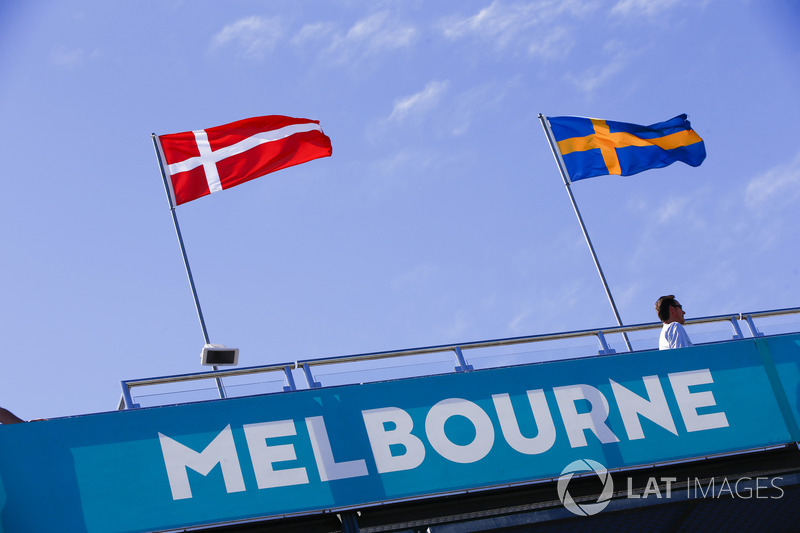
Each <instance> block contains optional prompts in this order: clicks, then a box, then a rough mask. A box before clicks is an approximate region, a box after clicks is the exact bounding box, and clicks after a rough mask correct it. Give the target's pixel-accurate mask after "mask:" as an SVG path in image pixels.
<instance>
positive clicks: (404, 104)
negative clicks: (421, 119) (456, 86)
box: [389, 81, 448, 121]
mask: <svg viewBox="0 0 800 533" xmlns="http://www.w3.org/2000/svg"><path fill="white" fill-rule="evenodd" d="M447 85H448V83H447V82H446V81H432V82H430V83H428V84H427V85H426V86H425V88H424V89H423V90H421V91H420V92H418V93H416V94H412V95H411V96H408V97H406V98H402V99H400V100H398V101H396V102H395V104H394V109H392V114H391V115H390V116H389V120H395V121H402V120H405V119H406V117H408V116H409V115H412V114H420V113H424V112H426V111H428V110H430V109H431V108H432V107H434V106H435V105H436V103H437V102H438V101H439V98H440V97H441V95H442V94H444V92H445V91H446V90H447Z"/></svg>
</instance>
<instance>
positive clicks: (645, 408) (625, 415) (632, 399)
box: [609, 376, 678, 440]
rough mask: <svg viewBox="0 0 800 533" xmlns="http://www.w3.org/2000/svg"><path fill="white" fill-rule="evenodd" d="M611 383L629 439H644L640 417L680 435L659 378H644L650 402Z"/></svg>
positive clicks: (615, 383)
mask: <svg viewBox="0 0 800 533" xmlns="http://www.w3.org/2000/svg"><path fill="white" fill-rule="evenodd" d="M609 381H610V382H611V390H612V391H614V399H616V400H617V405H618V406H619V413H620V414H621V415H622V423H623V424H624V425H625V431H626V432H627V433H628V439H630V440H638V439H643V438H644V431H643V430H642V423H641V422H640V421H639V415H642V416H643V417H645V418H647V419H648V420H650V421H652V422H655V423H656V424H658V425H659V426H661V427H662V428H664V429H666V430H667V431H669V432H670V433H672V434H673V435H677V434H678V430H677V429H675V421H674V420H673V419H672V413H671V412H670V410H669V405H668V404H667V397H666V396H665V395H664V389H663V388H661V380H659V379H658V376H645V377H643V378H642V381H644V388H645V390H646V391H647V396H648V397H649V398H650V399H649V400H645V399H644V398H642V397H641V396H639V395H638V394H634V393H633V392H631V391H630V390H628V389H626V388H625V387H623V386H622V385H620V384H619V383H617V382H616V381H614V380H613V379H612V380H609Z"/></svg>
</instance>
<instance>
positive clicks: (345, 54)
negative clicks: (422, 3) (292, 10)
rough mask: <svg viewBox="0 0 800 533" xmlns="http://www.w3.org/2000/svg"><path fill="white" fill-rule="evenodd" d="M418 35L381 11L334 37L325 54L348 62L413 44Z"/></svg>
mask: <svg viewBox="0 0 800 533" xmlns="http://www.w3.org/2000/svg"><path fill="white" fill-rule="evenodd" d="M417 34H418V32H417V30H416V29H415V28H414V27H413V26H408V25H404V24H402V23H400V22H399V21H397V20H396V19H395V18H394V17H392V14H391V13H390V12H388V11H381V12H379V13H374V14H372V15H370V16H368V17H366V18H363V19H361V20H359V21H357V22H356V23H355V24H353V26H351V27H350V29H349V30H347V32H346V33H344V34H340V35H337V36H336V37H334V39H333V42H332V44H331V46H330V47H329V48H328V49H327V50H326V54H327V55H328V56H333V57H334V59H335V60H336V61H338V62H340V63H343V62H348V61H352V60H353V59H355V58H359V57H366V56H371V55H375V54H377V53H380V52H383V51H386V50H396V49H400V48H405V47H407V46H410V45H411V44H413V43H414V41H415V40H416V38H417Z"/></svg>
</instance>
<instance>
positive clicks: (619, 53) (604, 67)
mask: <svg viewBox="0 0 800 533" xmlns="http://www.w3.org/2000/svg"><path fill="white" fill-rule="evenodd" d="M603 51H604V52H605V53H606V54H607V55H610V56H611V58H610V59H609V60H608V61H606V62H605V63H601V62H600V61H599V60H598V64H599V65H600V66H596V67H592V68H590V69H588V70H587V71H585V72H583V73H581V74H580V75H579V76H575V75H572V76H570V78H572V81H573V82H574V83H575V84H576V85H577V86H578V87H580V89H581V90H583V91H584V92H587V93H591V92H593V91H595V90H597V88H598V87H601V86H602V85H605V84H606V83H608V82H610V81H612V80H613V79H614V78H615V77H616V76H617V75H618V74H619V73H620V72H622V71H623V70H625V68H626V67H627V66H628V64H629V63H630V61H631V59H632V57H633V55H635V53H632V52H631V51H630V50H629V49H628V48H626V47H625V46H624V45H622V44H621V43H619V42H617V41H611V42H609V43H607V44H606V45H605V46H604V47H603Z"/></svg>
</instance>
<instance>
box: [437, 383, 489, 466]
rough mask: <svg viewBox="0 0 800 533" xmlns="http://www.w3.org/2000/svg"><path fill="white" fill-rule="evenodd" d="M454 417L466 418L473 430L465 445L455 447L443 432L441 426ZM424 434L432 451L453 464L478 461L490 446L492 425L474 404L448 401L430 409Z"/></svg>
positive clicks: (482, 411) (455, 399)
mask: <svg viewBox="0 0 800 533" xmlns="http://www.w3.org/2000/svg"><path fill="white" fill-rule="evenodd" d="M454 416H462V417H464V418H466V419H467V420H469V421H470V423H471V424H472V425H473V426H474V427H475V438H473V439H472V442H470V443H469V444H456V443H455V442H453V441H451V440H450V438H449V437H448V436H447V434H446V433H445V431H444V425H445V423H446V422H447V420H448V419H450V418H451V417H454ZM425 434H426V435H427V436H428V440H429V441H430V443H431V446H433V449H434V450H436V451H437V452H439V455H441V456H442V457H444V458H445V459H448V460H450V461H453V462H454V463H474V462H476V461H480V460H481V459H483V458H484V457H486V455H487V454H488V453H489V452H490V451H491V449H492V445H493V444H494V426H492V420H491V419H490V418H489V415H487V414H486V411H484V410H483V409H481V408H480V407H479V406H478V404H476V403H472V402H470V401H467V400H462V399H461V398H448V399H447V400H442V401H441V402H439V403H437V404H436V405H434V406H433V407H431V410H430V411H428V416H427V417H426V418H425Z"/></svg>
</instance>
